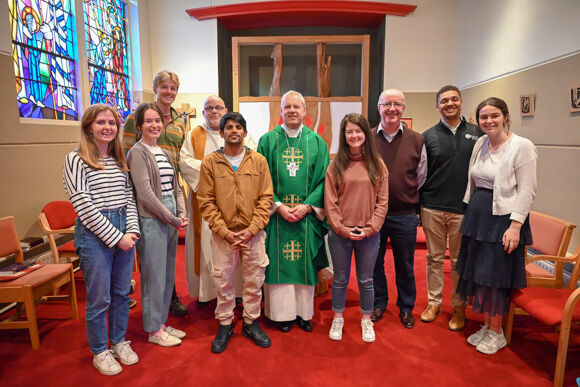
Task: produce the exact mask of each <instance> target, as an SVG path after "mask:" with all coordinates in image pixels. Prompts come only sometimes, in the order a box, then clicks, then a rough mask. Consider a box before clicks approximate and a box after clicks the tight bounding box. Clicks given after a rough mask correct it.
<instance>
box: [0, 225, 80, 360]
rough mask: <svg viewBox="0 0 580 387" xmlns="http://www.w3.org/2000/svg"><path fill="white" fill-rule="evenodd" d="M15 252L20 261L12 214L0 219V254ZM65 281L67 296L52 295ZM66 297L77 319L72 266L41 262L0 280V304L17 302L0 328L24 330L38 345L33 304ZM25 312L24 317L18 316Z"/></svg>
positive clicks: (0, 323)
mask: <svg viewBox="0 0 580 387" xmlns="http://www.w3.org/2000/svg"><path fill="white" fill-rule="evenodd" d="M10 254H15V257H16V262H22V261H23V254H22V249H21V248H20V240H19V239H18V234H17V232H16V228H15V227H14V219H13V217H12V216H8V217H5V218H0V256H1V257H3V256H6V255H10ZM67 284H68V295H60V296H52V295H49V294H51V293H53V292H54V291H55V290H56V289H58V288H60V287H61V286H64V285H67ZM63 299H65V300H68V301H69V302H70V307H71V312H72V317H73V318H74V319H76V318H78V308H77V296H76V289H75V281H74V273H73V269H72V265H71V264H70V263H66V264H54V265H53V264H51V265H45V266H43V267H41V268H39V269H37V270H35V271H33V272H31V273H28V274H26V275H23V276H21V277H19V278H17V279H15V280H12V281H6V282H0V303H17V310H16V312H15V313H14V314H12V315H11V316H10V317H8V318H6V319H4V320H2V321H0V329H28V332H29V334H30V341H31V343H32V348H33V349H38V348H40V339H39V337H38V324H37V321H36V303H38V302H45V301H52V300H63ZM23 314H24V315H25V320H21V319H20V317H21V316H22V315H23Z"/></svg>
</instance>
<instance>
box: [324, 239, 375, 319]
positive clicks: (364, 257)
mask: <svg viewBox="0 0 580 387" xmlns="http://www.w3.org/2000/svg"><path fill="white" fill-rule="evenodd" d="M328 245H329V248H330V255H331V258H332V265H333V269H334V279H333V281H332V310H333V311H334V312H335V313H342V312H344V307H345V303H346V289H347V287H348V280H349V278H350V266H351V265H350V262H351V258H352V252H353V250H354V261H355V265H356V279H357V282H358V291H359V296H360V309H361V312H362V314H371V312H372V310H373V299H374V296H375V292H374V289H373V269H374V267H375V260H376V259H377V252H378V251H379V234H375V235H373V236H370V237H368V238H365V239H362V240H360V241H353V240H350V239H347V238H344V237H342V236H340V235H338V234H337V233H336V232H334V230H332V229H331V230H330V231H329V232H328Z"/></svg>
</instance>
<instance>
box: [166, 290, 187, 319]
mask: <svg viewBox="0 0 580 387" xmlns="http://www.w3.org/2000/svg"><path fill="white" fill-rule="evenodd" d="M169 310H170V311H171V313H173V314H174V315H176V316H177V317H183V316H185V315H186V314H187V306H185V305H183V303H182V302H181V301H179V297H178V296H177V292H176V291H175V289H173V296H171V303H170V304H169Z"/></svg>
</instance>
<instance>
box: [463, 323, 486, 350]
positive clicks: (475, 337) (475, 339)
mask: <svg viewBox="0 0 580 387" xmlns="http://www.w3.org/2000/svg"><path fill="white" fill-rule="evenodd" d="M488 330H489V327H488V326H487V325H482V326H481V328H480V329H479V330H478V331H477V332H475V333H473V334H472V335H470V336H469V337H468V338H467V342H468V343H469V344H471V345H473V346H474V347H476V346H477V344H479V343H481V340H483V338H484V337H485V335H486V333H487V331H488Z"/></svg>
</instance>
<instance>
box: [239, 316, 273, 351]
mask: <svg viewBox="0 0 580 387" xmlns="http://www.w3.org/2000/svg"><path fill="white" fill-rule="evenodd" d="M242 336H244V337H248V338H250V339H252V341H253V342H254V344H256V345H257V346H258V347H262V348H268V347H269V346H270V345H272V340H270V338H269V337H268V335H267V334H266V332H264V331H263V330H262V328H260V324H258V321H257V320H254V321H253V322H252V323H251V324H246V322H245V321H244V327H243V328H242Z"/></svg>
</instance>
